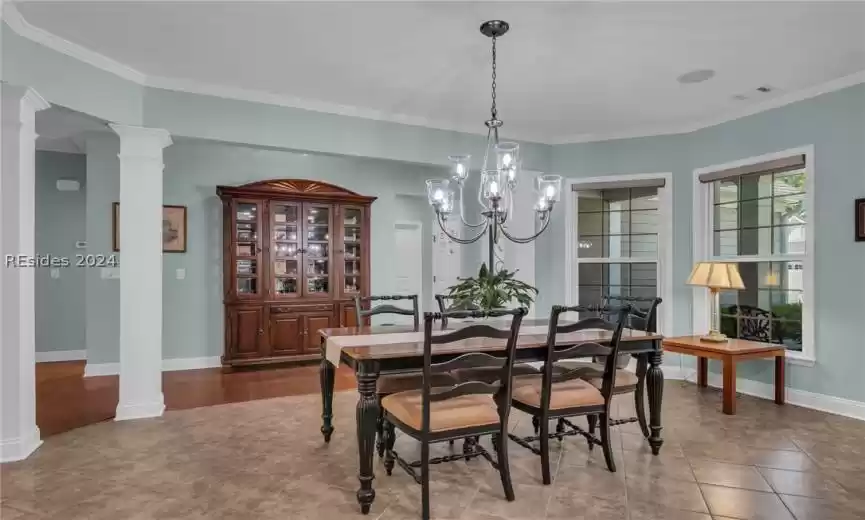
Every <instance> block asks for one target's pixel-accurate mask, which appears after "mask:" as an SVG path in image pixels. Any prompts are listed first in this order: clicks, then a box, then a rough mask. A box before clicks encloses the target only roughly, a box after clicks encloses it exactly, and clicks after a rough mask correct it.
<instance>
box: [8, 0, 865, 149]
mask: <svg viewBox="0 0 865 520" xmlns="http://www.w3.org/2000/svg"><path fill="white" fill-rule="evenodd" d="M0 1H3V0H0ZM0 16H2V18H3V20H4V21H5V22H6V24H7V25H8V26H9V27H10V28H11V29H12V30H13V31H15V32H16V33H17V34H18V35H20V36H22V37H24V38H27V39H29V40H32V41H34V42H36V43H38V44H40V45H43V46H45V47H48V48H49V49H52V50H55V51H57V52H60V53H62V54H64V55H66V56H69V57H71V58H74V59H76V60H79V61H81V62H83V63H86V64H88V65H91V66H93V67H96V68H98V69H100V70H103V71H105V72H109V73H112V74H114V75H116V76H119V77H121V78H123V79H126V80H128V81H131V82H134V83H136V84H138V85H142V86H147V87H150V88H157V89H162V90H169V91H176V92H185V93H188V94H198V95H206V96H213V97H219V98H223V99H230V100H235V101H247V102H251V103H260V104H266V105H275V106H281V107H287V108H296V109H300V110H309V111H313V112H320V113H327V114H334V115H339V116H347V117H356V118H361V119H370V120H375V121H383V122H389V123H397V124H403V125H409V126H418V127H423V128H429V129H433V130H443V131H451V132H460V133H466V134H471V135H486V130H482V129H481V128H479V127H480V126H481V125H477V126H476V125H471V126H467V125H455V124H453V123H448V122H444V121H436V120H432V119H428V118H425V117H419V116H411V115H407V114H392V113H388V112H385V111H382V110H375V109H370V108H362V107H356V106H351V105H341V104H336V103H328V102H324V101H316V100H310V99H304V98H299V97H293V96H284V95H280V94H274V93H270V92H264V91H258V90H250V89H243V88H237V87H228V86H224V85H216V84H209V83H200V82H195V81H191V80H186V79H181V78H165V77H159V76H147V75H145V74H144V73H142V72H140V71H138V70H136V69H134V68H132V67H130V66H128V65H125V64H123V63H120V62H118V61H116V60H113V59H111V58H109V57H107V56H105V55H102V54H100V53H98V52H96V51H93V50H90V49H87V48H85V47H83V46H81V45H79V44H77V43H73V42H70V41H67V40H65V39H63V38H61V37H59V36H57V35H55V34H53V33H50V32H48V31H46V30H44V29H40V28H39V27H36V26H34V25H31V24H30V23H29V22H27V20H25V19H24V17H23V16H22V15H21V13H20V12H19V11H18V9H17V7H16V5H15V3H13V2H4V5H3V9H2V13H0ZM860 83H865V71H860V72H857V73H855V74H851V75H849V76H844V77H841V78H836V79H834V80H831V81H828V82H826V83H822V84H820V85H816V86H813V87H809V88H805V89H801V90H796V91H793V92H789V93H786V94H782V95H780V96H777V97H775V98H772V99H768V100H766V101H763V102H759V103H754V104H752V105H750V106H748V107H743V108H742V109H741V110H735V111H731V112H730V113H729V114H727V115H724V116H720V117H716V118H710V119H706V120H702V121H695V122H693V123H684V124H671V125H660V126H653V127H642V128H636V129H633V130H627V131H621V132H610V133H583V134H574V135H569V136H565V137H555V136H552V135H549V134H540V133H537V134H536V133H516V134H508V135H507V137H508V138H510V139H516V140H520V141H524V142H531V143H538V144H546V145H562V144H579V143H593V142H602V141H613V140H620V139H636V138H640V137H657V136H663V135H681V134H688V133H692V132H695V131H697V130H702V129H704V128H710V127H713V126H717V125H720V124H723V123H727V122H730V121H735V120H737V119H741V118H743V117H748V116H751V115H755V114H759V113H761V112H765V111H767V110H772V109H774V108H780V107H783V106H785V105H789V104H792V103H796V102H799V101H804V100H806V99H810V98H813V97H817V96H820V95H822V94H828V93H830V92H834V91H836V90H841V89H844V88H847V87H851V86H853V85H857V84H860Z"/></svg>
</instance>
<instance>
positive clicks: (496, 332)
mask: <svg viewBox="0 0 865 520" xmlns="http://www.w3.org/2000/svg"><path fill="white" fill-rule="evenodd" d="M448 314H449V313H448ZM509 335H510V331H507V330H502V329H497V328H495V327H492V326H490V325H483V324H478V325H469V326H468V327H463V328H461V329H457V330H455V331H453V332H447V333H445V334H437V335H435V336H433V337H432V339H431V341H432V343H433V345H439V344H442V343H452V342H454V341H461V340H464V339H469V338H492V339H505V338H507V337H508V336H509Z"/></svg>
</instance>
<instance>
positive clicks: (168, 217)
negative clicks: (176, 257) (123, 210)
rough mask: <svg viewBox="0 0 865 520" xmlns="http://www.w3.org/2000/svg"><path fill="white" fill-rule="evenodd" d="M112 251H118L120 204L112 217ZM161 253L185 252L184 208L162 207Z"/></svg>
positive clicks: (116, 203)
mask: <svg viewBox="0 0 865 520" xmlns="http://www.w3.org/2000/svg"><path fill="white" fill-rule="evenodd" d="M111 221H112V225H111V228H112V230H113V240H112V243H113V249H114V250H115V251H120V225H119V224H120V203H119V202H115V203H114V211H113V215H112V219H111ZM162 252H163V253H185V252H186V206H162Z"/></svg>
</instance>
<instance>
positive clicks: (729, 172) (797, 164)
mask: <svg viewBox="0 0 865 520" xmlns="http://www.w3.org/2000/svg"><path fill="white" fill-rule="evenodd" d="M804 167H805V156H804V155H793V156H791V157H784V158H782V159H775V160H772V161H765V162H761V163H756V164H746V165H745V166H739V167H737V168H728V169H726V170H718V171H714V172H706V173H701V174H700V175H699V176H698V177H697V178H698V179H699V180H700V182H703V183H707V182H714V181H719V180H722V179H732V178H735V177H741V176H742V175H750V174H752V173H779V172H785V171H789V170H799V169H802V168H804Z"/></svg>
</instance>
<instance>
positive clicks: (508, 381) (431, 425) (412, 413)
mask: <svg viewBox="0 0 865 520" xmlns="http://www.w3.org/2000/svg"><path fill="white" fill-rule="evenodd" d="M525 314H526V310H525V309H524V308H518V309H513V310H493V311H454V312H450V313H446V315H447V316H446V317H451V318H487V317H502V316H510V317H511V322H510V326H509V327H508V329H507V330H503V329H499V328H495V327H492V326H490V325H487V324H476V325H470V326H467V327H464V328H461V329H458V330H455V331H453V332H445V333H442V334H436V335H433V329H434V323H435V322H436V321H440V320H441V319H442V318H443V317H445V316H443V315H442V314H441V313H426V314H425V315H424V347H423V348H424V353H423V385H422V388H421V389H420V390H409V391H405V392H399V393H395V394H391V395H389V396H387V397H385V398H384V399H382V401H381V406H382V408H383V409H384V422H385V429H384V431H385V444H386V450H387V451H386V455H385V460H384V466H385V471H386V472H387V474H388V475H391V474H392V471H393V467H394V462H396V463H398V464H399V466H400V467H401V468H403V469H404V470H405V471H406V472H407V473H408V474H409V475H410V476H411V477H412V478H413V479H414V480H415V482H417V483H418V484H420V485H421V497H422V499H421V502H422V517H423V519H424V520H428V519H429V518H430V498H429V494H430V493H429V487H430V465H432V464H439V463H442V462H452V461H455V460H463V459H465V460H469V459H472V458H476V457H483V458H485V459H486V460H487V461H488V462H489V463H490V464H491V465H492V466H493V467H494V468H496V469H497V470H498V471H499V474H500V477H501V482H502V487H503V489H504V492H505V497H506V498H507V499H508V500H509V501H513V500H514V498H515V497H514V489H513V484H512V483H511V476H510V468H509V466H508V442H507V437H506V435H507V432H508V417H509V415H510V408H511V406H510V402H511V390H512V380H513V373H512V370H513V365H514V357H515V356H516V348H517V337H518V336H519V329H520V323H521V322H522V319H523V316H524V315H525ZM474 339H480V340H481V341H482V342H487V341H488V342H490V343H493V344H501V343H502V342H504V345H503V346H504V354H505V356H504V358H502V357H498V356H493V355H492V354H489V353H485V352H472V351H470V350H469V349H470V348H471V343H468V344H466V350H467V352H466V353H465V354H461V355H458V356H457V357H455V358H453V359H450V360H449V361H444V362H441V363H433V348H434V347H435V346H441V345H446V344H454V343H457V344H459V343H466V342H467V340H474ZM492 363H496V364H498V367H499V371H500V375H499V377H498V378H497V380H496V381H495V382H493V383H487V382H484V381H461V382H458V383H457V384H454V385H452V386H450V387H439V388H436V387H435V385H433V382H434V380H435V379H434V377H435V375H436V374H441V373H449V372H452V371H454V370H456V369H458V368H461V367H463V368H464V367H472V366H476V365H485V366H489V365H490V364H492ZM396 428H399V429H400V430H401V431H402V432H403V433H405V434H406V435H408V436H410V437H412V438H414V439H416V440H418V441H420V442H421V460H419V461H415V462H408V461H406V460H404V459H402V458H401V457H400V456H399V454H398V453H396V452H395V451H394V449H393V446H394V441H395V440H396ZM481 435H492V439H493V446H494V447H495V451H496V457H495V458H493V457H492V455H490V453H489V452H488V451H487V450H485V449H484V448H483V447H482V446H480V445H474V447H473V449H472V450H471V451H470V452H468V453H466V452H463V453H459V454H453V455H448V456H444V457H436V458H433V459H430V444H433V443H437V442H445V441H453V440H455V439H468V438H474V437H477V436H481ZM417 469H420V473H419V474H418V472H417V471H416V470H417Z"/></svg>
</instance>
